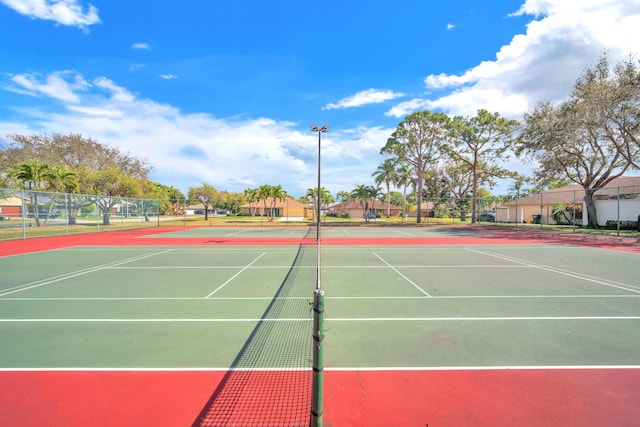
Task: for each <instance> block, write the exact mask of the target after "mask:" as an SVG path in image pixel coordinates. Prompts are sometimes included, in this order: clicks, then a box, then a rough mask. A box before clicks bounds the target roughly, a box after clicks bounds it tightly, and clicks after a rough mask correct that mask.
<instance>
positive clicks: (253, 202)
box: [244, 188, 260, 216]
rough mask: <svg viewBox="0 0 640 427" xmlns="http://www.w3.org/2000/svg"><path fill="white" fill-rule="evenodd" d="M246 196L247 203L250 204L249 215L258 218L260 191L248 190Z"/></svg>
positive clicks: (255, 189)
mask: <svg viewBox="0 0 640 427" xmlns="http://www.w3.org/2000/svg"><path fill="white" fill-rule="evenodd" d="M244 195H245V197H246V198H247V202H249V215H251V216H256V209H257V208H258V204H257V202H258V200H260V198H259V197H258V189H257V188H247V189H246V190H244Z"/></svg>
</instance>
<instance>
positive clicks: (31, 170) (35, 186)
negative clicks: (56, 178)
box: [11, 159, 51, 227]
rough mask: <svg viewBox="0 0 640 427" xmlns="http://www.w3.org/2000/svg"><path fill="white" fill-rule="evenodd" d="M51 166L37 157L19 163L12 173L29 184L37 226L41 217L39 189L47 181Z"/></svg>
mask: <svg viewBox="0 0 640 427" xmlns="http://www.w3.org/2000/svg"><path fill="white" fill-rule="evenodd" d="M50 169H51V168H50V166H49V165H48V164H47V163H40V162H39V161H38V160H37V159H36V160H32V161H30V162H22V163H18V164H17V165H15V166H14V167H13V170H12V171H11V175H12V176H13V178H14V179H15V180H17V181H19V182H21V183H22V185H23V186H27V187H28V188H29V190H31V191H30V192H29V198H30V199H31V209H32V210H33V217H34V219H35V221H36V226H38V227H39V226H40V217H39V216H38V213H39V212H38V193H37V192H38V191H40V190H41V189H42V187H43V185H44V184H45V183H46V182H47V177H48V176H49V174H50Z"/></svg>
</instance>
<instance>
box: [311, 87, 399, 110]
mask: <svg viewBox="0 0 640 427" xmlns="http://www.w3.org/2000/svg"><path fill="white" fill-rule="evenodd" d="M402 96H404V94H403V93H399V92H393V91H391V90H379V89H367V90H363V91H361V92H358V93H356V94H355V95H352V96H349V97H347V98H342V99H341V100H339V101H338V102H336V103H331V104H327V105H325V106H324V107H323V108H322V109H323V110H333V109H338V108H351V107H360V106H363V105H367V104H380V103H382V102H385V101H389V100H391V99H396V98H400V97H402Z"/></svg>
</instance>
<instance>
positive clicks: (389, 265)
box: [371, 251, 431, 297]
mask: <svg viewBox="0 0 640 427" xmlns="http://www.w3.org/2000/svg"><path fill="white" fill-rule="evenodd" d="M371 253H372V254H374V255H375V256H376V257H377V258H378V259H379V260H380V261H382V262H383V263H385V264H386V265H387V267H388V268H390V269H392V270H393V271H395V272H396V273H397V274H399V275H400V277H402V278H403V279H404V280H406V281H407V282H409V283H411V284H412V285H413V286H415V287H416V289H418V290H419V291H420V292H422V293H423V294H425V295H426V296H428V297H431V295H429V293H428V292H427V291H425V290H424V289H422V288H421V287H420V286H418V285H416V284H415V283H414V282H413V281H412V280H411V279H409V278H408V277H407V276H405V275H404V274H402V273H401V272H399V271H398V270H397V269H396V268H395V267H394V266H392V265H391V264H389V263H388V262H387V261H385V260H384V259H383V258H382V257H381V256H380V255H378V254H377V253H375V252H373V251H372V252H371Z"/></svg>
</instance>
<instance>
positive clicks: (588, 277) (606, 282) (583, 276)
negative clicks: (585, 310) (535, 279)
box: [467, 248, 640, 294]
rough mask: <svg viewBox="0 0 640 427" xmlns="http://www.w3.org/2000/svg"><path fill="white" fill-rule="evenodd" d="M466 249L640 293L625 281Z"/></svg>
mask: <svg viewBox="0 0 640 427" xmlns="http://www.w3.org/2000/svg"><path fill="white" fill-rule="evenodd" d="M467 250H468V251H470V252H475V253H479V254H483V255H487V256H490V257H494V258H498V259H502V260H505V261H511V262H517V263H519V264H523V265H528V266H531V267H535V268H538V269H540V270H545V271H550V272H552V273H556V274H561V275H564V276H569V277H573V278H575V279H581V280H585V281H587V282H593V283H597V284H599V285H604V286H610V287H612V288H617V289H622V290H625V291H629V292H634V293H637V294H640V289H638V288H636V287H635V286H633V285H629V284H626V283H619V282H615V281H613V280H606V279H601V278H598V277H593V276H589V275H586V274H582V273H576V272H573V271H569V270H563V269H560V268H556V267H550V266H547V265H544V264H537V263H532V262H528V261H523V260H520V259H517V258H513V257H510V256H507V255H500V254H496V253H492V252H485V251H479V250H475V249H470V248H467Z"/></svg>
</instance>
